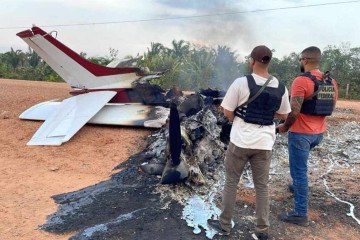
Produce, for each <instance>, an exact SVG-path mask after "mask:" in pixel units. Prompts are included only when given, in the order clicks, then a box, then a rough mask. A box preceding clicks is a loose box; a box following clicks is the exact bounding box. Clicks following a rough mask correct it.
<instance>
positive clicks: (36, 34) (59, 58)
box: [16, 27, 141, 89]
mask: <svg viewBox="0 0 360 240" xmlns="http://www.w3.org/2000/svg"><path fill="white" fill-rule="evenodd" d="M16 35H17V36H19V37H20V38H22V39H23V40H24V41H25V42H26V43H27V44H28V45H29V46H30V47H31V48H32V49H33V50H34V51H35V52H36V53H37V54H38V55H39V56H40V57H41V58H42V59H43V60H44V61H45V62H46V63H47V64H49V66H50V67H51V68H52V69H53V70H54V71H55V72H57V73H58V74H59V75H60V76H61V77H62V78H63V79H64V80H65V81H66V82H67V83H68V84H70V86H71V87H73V88H79V89H109V88H114V89H116V88H131V84H132V83H133V82H134V81H135V80H138V79H139V73H140V72H141V70H140V69H139V68H137V67H118V68H112V67H105V66H102V65H98V64H95V63H92V62H90V61H88V60H87V59H85V58H83V57H81V56H80V55H79V54H77V53H76V52H74V51H73V50H71V49H70V48H68V47H67V46H65V45H64V44H63V43H61V42H60V41H58V40H57V39H55V38H54V37H53V36H51V34H50V33H47V32H45V31H44V30H42V29H41V28H39V27H32V28H31V29H28V30H25V31H22V32H19V33H17V34H16Z"/></svg>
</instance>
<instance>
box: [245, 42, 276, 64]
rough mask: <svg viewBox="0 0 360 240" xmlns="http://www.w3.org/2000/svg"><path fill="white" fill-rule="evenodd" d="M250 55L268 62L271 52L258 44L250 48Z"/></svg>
mask: <svg viewBox="0 0 360 240" xmlns="http://www.w3.org/2000/svg"><path fill="white" fill-rule="evenodd" d="M250 57H252V58H253V59H254V60H256V61H258V62H261V63H269V62H270V60H271V57H272V52H271V50H270V49H269V48H268V47H266V46H264V45H260V46H257V47H255V48H254V49H253V50H252V52H251V54H250Z"/></svg>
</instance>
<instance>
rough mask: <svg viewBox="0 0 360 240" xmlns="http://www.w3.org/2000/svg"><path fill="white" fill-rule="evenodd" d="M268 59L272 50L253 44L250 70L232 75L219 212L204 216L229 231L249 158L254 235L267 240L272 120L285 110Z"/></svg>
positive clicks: (283, 91) (285, 96)
mask: <svg viewBox="0 0 360 240" xmlns="http://www.w3.org/2000/svg"><path fill="white" fill-rule="evenodd" d="M271 57H272V52H271V50H270V49H269V48H267V47H266V46H263V45H261V46H257V47H255V48H254V49H253V51H252V52H251V55H250V68H251V69H252V74H251V75H246V76H244V77H241V78H238V79H236V80H235V81H234V82H233V83H232V85H231V86H230V88H229V89H228V91H227V93H226V95H225V97H224V99H223V101H222V104H221V106H222V107H223V109H224V115H225V116H226V117H227V118H228V119H229V120H230V122H233V125H232V128H231V133H230V143H229V146H228V149H227V152H226V156H225V174H226V181H225V186H224V189H223V195H222V212H221V215H220V218H219V220H212V219H209V220H208V224H209V226H210V227H212V228H214V229H215V230H217V231H218V233H219V234H220V235H229V234H230V230H231V228H232V226H231V221H232V216H233V210H234V206H235V200H236V192H237V185H238V183H239V180H240V177H241V175H242V172H243V170H244V167H245V164H246V163H247V162H250V166H251V170H252V175H253V181H254V185H255V191H256V219H257V222H256V227H255V234H256V235H257V237H258V239H268V229H269V226H270V225H269V211H270V205H269V193H268V180H269V168H270V158H271V152H272V148H273V145H274V142H275V138H276V133H275V123H274V122H273V119H274V117H276V118H278V119H283V120H284V119H286V117H287V115H288V113H289V112H290V111H291V109H290V103H289V93H288V90H287V89H286V87H285V86H284V84H282V83H281V82H279V80H278V79H276V78H275V77H272V76H271V75H270V74H269V72H268V66H269V63H270V60H271ZM265 83H267V85H266V86H265V87H264V84H265Z"/></svg>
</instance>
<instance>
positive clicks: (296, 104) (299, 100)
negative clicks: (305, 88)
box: [276, 97, 304, 133]
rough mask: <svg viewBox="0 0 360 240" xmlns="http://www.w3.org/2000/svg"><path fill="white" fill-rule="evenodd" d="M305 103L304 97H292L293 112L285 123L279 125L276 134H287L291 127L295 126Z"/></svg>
mask: <svg viewBox="0 0 360 240" xmlns="http://www.w3.org/2000/svg"><path fill="white" fill-rule="evenodd" d="M303 102H304V98H303V97H292V98H291V99H290V106H291V112H290V113H289V115H288V117H287V118H286V120H285V123H283V124H279V125H278V126H277V129H276V132H280V133H282V132H287V131H288V130H289V128H290V127H291V125H293V124H294V122H295V121H296V118H297V117H298V115H299V113H300V109H301V106H302V104H303Z"/></svg>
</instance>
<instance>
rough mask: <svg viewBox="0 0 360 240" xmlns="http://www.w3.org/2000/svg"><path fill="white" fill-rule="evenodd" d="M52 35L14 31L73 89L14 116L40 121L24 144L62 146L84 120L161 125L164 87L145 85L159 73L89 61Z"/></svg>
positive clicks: (165, 113)
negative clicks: (66, 96) (68, 94)
mask: <svg viewBox="0 0 360 240" xmlns="http://www.w3.org/2000/svg"><path fill="white" fill-rule="evenodd" d="M51 33H52V32H50V33H47V32H45V31H44V30H42V29H41V28H39V27H36V26H34V27H32V28H31V29H28V30H25V31H22V32H19V33H17V34H16V35H17V36H19V37H20V38H22V39H23V40H24V41H25V42H26V43H27V44H28V45H29V46H30V47H31V48H32V49H33V50H34V51H35V52H36V53H37V54H38V55H39V56H40V57H41V58H42V59H43V60H44V61H45V62H46V63H47V64H49V66H50V67H51V68H52V69H53V70H54V71H55V72H56V73H58V74H59V75H60V76H61V77H62V78H63V79H64V80H65V81H66V82H67V83H68V84H69V85H70V86H71V88H72V91H70V94H71V95H72V97H70V98H67V99H65V100H63V101H57V100H51V101H47V102H42V103H39V104H37V105H35V106H32V107H30V108H29V109H27V110H25V111H24V112H23V113H22V114H21V115H20V116H19V117H20V119H28V120H45V122H44V123H43V124H42V125H41V127H40V128H39V129H38V130H37V132H36V133H35V134H34V136H33V137H32V138H31V140H30V141H29V142H28V143H27V145H57V146H58V145H61V144H62V143H64V142H67V141H68V140H69V139H70V138H71V137H72V136H74V134H76V132H78V131H79V130H80V129H81V128H82V127H83V126H84V125H85V124H86V123H94V124H107V125H123V126H143V127H149V128H160V127H162V126H163V125H164V124H165V122H166V119H167V118H168V116H169V111H170V110H169V108H168V107H166V104H167V103H166V101H165V98H164V94H163V90H162V89H161V88H159V87H157V86H156V85H151V84H149V83H148V82H149V81H150V80H151V79H154V78H158V77H160V76H161V74H162V73H149V71H145V70H143V69H140V68H138V67H132V66H131V67H124V66H123V65H124V64H123V62H120V63H119V62H118V63H114V62H112V63H110V64H109V65H108V66H102V65H98V64H95V63H92V62H90V61H88V60H86V59H85V58H83V57H81V56H80V55H79V54H77V53H76V52H74V51H73V50H71V49H70V48H68V47H67V46H65V45H64V44H62V43H61V42H59V41H58V40H57V39H55V38H54V37H53V36H52V35H51ZM110 66H111V67H110Z"/></svg>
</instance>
